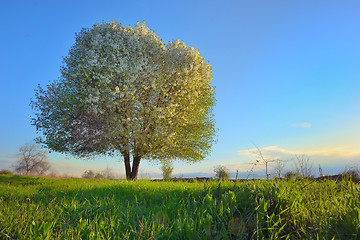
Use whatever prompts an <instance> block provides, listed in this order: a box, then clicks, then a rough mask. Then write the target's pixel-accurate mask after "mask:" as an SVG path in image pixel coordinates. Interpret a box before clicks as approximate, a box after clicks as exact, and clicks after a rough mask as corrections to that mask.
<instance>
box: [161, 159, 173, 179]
mask: <svg viewBox="0 0 360 240" xmlns="http://www.w3.org/2000/svg"><path fill="white" fill-rule="evenodd" d="M173 170H174V167H173V166H172V163H171V162H167V161H166V162H163V163H162V166H161V171H162V175H163V179H164V180H165V181H168V180H170V179H171V174H172V172H173Z"/></svg>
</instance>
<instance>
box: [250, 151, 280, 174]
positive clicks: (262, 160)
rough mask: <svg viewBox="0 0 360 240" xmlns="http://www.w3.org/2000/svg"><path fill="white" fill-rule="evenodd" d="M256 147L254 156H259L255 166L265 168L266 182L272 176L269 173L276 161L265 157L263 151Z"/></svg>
mask: <svg viewBox="0 0 360 240" xmlns="http://www.w3.org/2000/svg"><path fill="white" fill-rule="evenodd" d="M254 145H255V148H256V150H255V151H254V154H257V155H258V159H255V161H256V162H255V165H256V163H260V164H262V165H264V166H265V176H266V180H268V179H269V176H270V173H269V171H268V169H269V164H270V163H272V162H274V161H275V159H272V158H267V157H265V156H264V154H263V153H262V151H261V149H260V148H259V147H258V146H257V145H256V144H254ZM255 165H254V166H255Z"/></svg>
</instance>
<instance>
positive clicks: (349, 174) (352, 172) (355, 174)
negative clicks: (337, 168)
mask: <svg viewBox="0 0 360 240" xmlns="http://www.w3.org/2000/svg"><path fill="white" fill-rule="evenodd" d="M341 175H342V176H343V178H348V179H350V180H352V181H354V182H360V171H359V169H355V168H352V169H345V171H344V172H342V174H341Z"/></svg>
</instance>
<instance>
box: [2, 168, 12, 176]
mask: <svg viewBox="0 0 360 240" xmlns="http://www.w3.org/2000/svg"><path fill="white" fill-rule="evenodd" d="M12 174H13V173H12V172H11V171H10V170H5V169H2V170H0V175H12Z"/></svg>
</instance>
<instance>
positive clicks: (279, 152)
mask: <svg viewBox="0 0 360 240" xmlns="http://www.w3.org/2000/svg"><path fill="white" fill-rule="evenodd" d="M259 149H260V151H261V152H262V154H263V155H264V156H266V157H271V158H282V157H284V156H293V155H294V154H306V155H308V156H313V157H315V156H318V157H337V158H339V159H344V158H345V159H347V158H355V157H360V150H359V149H354V148H350V147H347V146H335V147H329V148H322V149H316V150H311V151H296V150H289V149H285V148H281V147H279V146H268V147H263V148H259ZM238 153H239V154H240V155H243V156H249V157H257V156H258V149H256V148H253V149H248V150H239V151H238Z"/></svg>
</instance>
